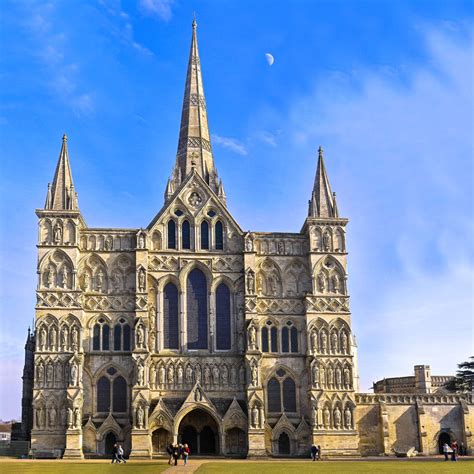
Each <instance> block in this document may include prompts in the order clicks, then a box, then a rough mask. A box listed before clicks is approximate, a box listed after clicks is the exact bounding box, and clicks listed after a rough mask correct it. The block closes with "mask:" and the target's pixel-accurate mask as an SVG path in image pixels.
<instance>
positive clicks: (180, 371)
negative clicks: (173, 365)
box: [177, 365, 183, 385]
mask: <svg viewBox="0 0 474 474" xmlns="http://www.w3.org/2000/svg"><path fill="white" fill-rule="evenodd" d="M177 379H178V385H182V384H183V367H182V366H181V365H179V366H178V370H177Z"/></svg>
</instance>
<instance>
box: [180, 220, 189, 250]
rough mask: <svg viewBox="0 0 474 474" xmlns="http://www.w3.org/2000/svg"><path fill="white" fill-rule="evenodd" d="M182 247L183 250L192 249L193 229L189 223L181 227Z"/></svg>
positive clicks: (184, 223) (185, 222) (186, 222)
mask: <svg viewBox="0 0 474 474" xmlns="http://www.w3.org/2000/svg"><path fill="white" fill-rule="evenodd" d="M181 247H182V248H183V249H190V248H191V227H190V225H189V222H188V221H184V222H183V224H182V225H181Z"/></svg>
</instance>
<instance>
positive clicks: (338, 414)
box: [334, 406, 342, 429]
mask: <svg viewBox="0 0 474 474" xmlns="http://www.w3.org/2000/svg"><path fill="white" fill-rule="evenodd" d="M341 421H342V413H341V410H340V409H339V407H338V406H336V408H335V409H334V427H335V428H337V429H339V428H340V427H341Z"/></svg>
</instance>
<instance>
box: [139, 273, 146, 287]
mask: <svg viewBox="0 0 474 474" xmlns="http://www.w3.org/2000/svg"><path fill="white" fill-rule="evenodd" d="M145 288H146V275H145V270H144V269H143V268H140V271H139V272H138V290H139V291H145Z"/></svg>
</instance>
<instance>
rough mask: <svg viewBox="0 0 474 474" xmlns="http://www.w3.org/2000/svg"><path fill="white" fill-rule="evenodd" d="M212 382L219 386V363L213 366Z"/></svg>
mask: <svg viewBox="0 0 474 474" xmlns="http://www.w3.org/2000/svg"><path fill="white" fill-rule="evenodd" d="M212 382H213V384H214V385H216V386H219V369H218V368H217V365H215V366H214V367H213V368H212Z"/></svg>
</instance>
